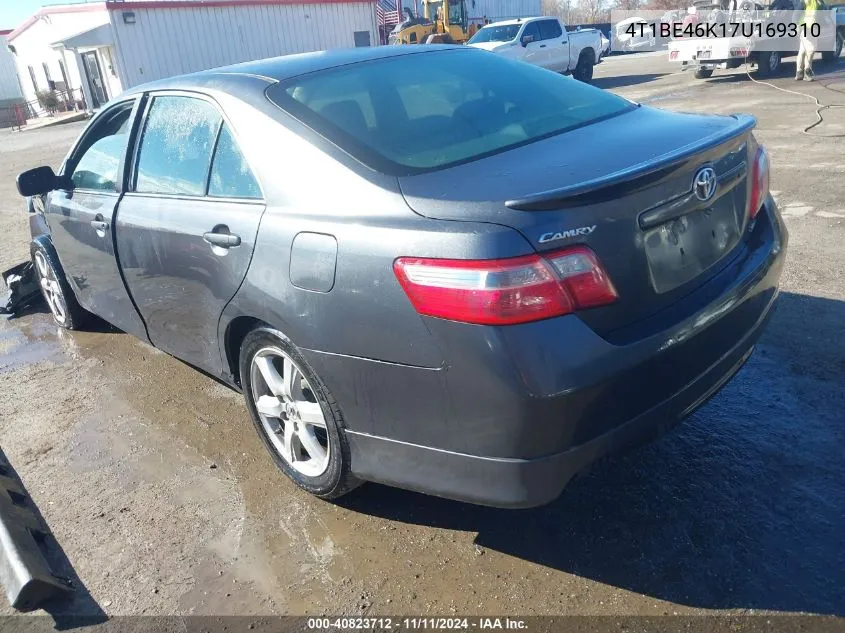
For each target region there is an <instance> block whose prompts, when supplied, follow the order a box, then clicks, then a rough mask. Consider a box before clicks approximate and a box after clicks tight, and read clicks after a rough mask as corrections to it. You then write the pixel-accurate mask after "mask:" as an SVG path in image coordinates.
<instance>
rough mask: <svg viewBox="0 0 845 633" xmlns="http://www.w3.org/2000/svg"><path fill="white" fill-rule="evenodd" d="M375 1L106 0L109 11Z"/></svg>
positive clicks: (372, 0) (371, 0)
mask: <svg viewBox="0 0 845 633" xmlns="http://www.w3.org/2000/svg"><path fill="white" fill-rule="evenodd" d="M352 2H367V3H375V2H376V0H106V8H107V9H108V10H109V11H132V10H133V9H195V8H196V9H200V8H206V9H210V8H214V7H244V6H245V7H249V6H253V7H254V6H267V5H270V6H272V5H285V4H338V3H339V4H349V3H352Z"/></svg>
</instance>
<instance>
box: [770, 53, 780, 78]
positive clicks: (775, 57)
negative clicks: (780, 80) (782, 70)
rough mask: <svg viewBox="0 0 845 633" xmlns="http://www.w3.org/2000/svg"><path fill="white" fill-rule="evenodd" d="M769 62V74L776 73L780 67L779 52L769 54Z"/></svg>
mask: <svg viewBox="0 0 845 633" xmlns="http://www.w3.org/2000/svg"><path fill="white" fill-rule="evenodd" d="M768 61H769V73H774V72H775V71H776V70H777V69H778V66H780V55H779V54H778V53H777V52H775V51H772V52H771V53H769V59H768Z"/></svg>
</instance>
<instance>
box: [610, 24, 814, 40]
mask: <svg viewBox="0 0 845 633" xmlns="http://www.w3.org/2000/svg"><path fill="white" fill-rule="evenodd" d="M821 32H822V27H821V25H820V24H819V23H818V22H814V23H812V24H807V23H805V24H797V23H795V22H769V23H766V24H763V23H762V22H708V23H707V24H703V23H698V24H693V23H688V24H678V23H674V24H667V23H665V22H662V23H660V24H654V23H646V22H632V23H631V24H629V25H627V26H626V27H625V33H626V34H628V35H630V36H631V37H639V38H646V37H652V36H653V37H660V38H663V39H668V38H672V39H680V38H682V37H749V38H751V37H756V38H764V37H769V38H771V37H785V38H795V37H814V38H817V37H820V36H821Z"/></svg>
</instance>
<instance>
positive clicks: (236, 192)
mask: <svg viewBox="0 0 845 633" xmlns="http://www.w3.org/2000/svg"><path fill="white" fill-rule="evenodd" d="M132 171H133V177H132V179H131V181H132V182H131V186H130V190H129V191H128V192H127V193H126V195H125V196H124V200H123V202H121V205H120V208H119V211H118V214H117V220H116V230H115V235H116V243H117V253H118V256H119V258H120V262H121V266H122V269H123V273H124V276H125V278H126V284H127V286H128V287H129V290H130V292H131V294H132V297H133V299H134V300H135V303H136V305H137V306H138V310H139V311H140V313H141V315H142V316H143V318H144V321H145V322H146V325H147V331H148V332H149V337H150V340H151V341H152V343H153V344H154V345H156V347H159V348H160V349H162V350H164V351H166V352H168V353H170V354H172V355H174V356H176V357H178V358H181V359H183V360H185V361H186V362H188V363H190V364H192V365H195V366H197V367H200V368H201V369H204V370H206V371H208V372H210V373H212V374H215V375H219V374H220V373H221V371H222V362H221V358H220V352H219V348H218V345H217V323H218V321H219V319H220V315H221V313H222V312H223V308H225V306H226V304H227V303H228V302H229V300H230V299H231V298H232V297H233V296H234V294H235V292H236V291H237V289H238V287H239V286H240V284H241V282H242V281H243V278H244V276H245V275H246V271H247V268H248V266H249V262H250V258H251V256H252V249H253V245H254V243H255V236H256V234H257V232H258V223H259V220H260V219H261V215H262V213H263V212H264V206H265V205H264V201H263V196H262V193H261V188H260V186H259V184H258V181H257V179H256V177H255V175H254V172H253V171H252V170H251V169H250V167H249V165H248V164H247V161H246V159H245V158H244V155H243V154H242V153H241V151H240V149H239V146H238V142H237V140H236V135H235V130H234V128H233V127H232V125H231V124H230V122H228V121H227V120H226V119H225V117H224V116H223V114H222V112H221V110H220V108H219V107H218V106H217V104H216V103H215V102H214V101H212V100H211V99H210V98H208V97H205V96H201V95H197V94H196V93H171V92H165V93H157V94H153V95H151V98H150V100H149V103H148V106H147V109H146V113H145V117H144V122H143V124H142V131H141V132H140V134H139V135H138V143H137V149H136V151H135V156H134V165H133V170H132Z"/></svg>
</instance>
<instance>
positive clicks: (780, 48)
mask: <svg viewBox="0 0 845 633" xmlns="http://www.w3.org/2000/svg"><path fill="white" fill-rule="evenodd" d="M740 4H742V5H744V4H745V3H740ZM754 6H756V5H754ZM696 8H697V11H696V14H697V15H700V16H701V18H700V24H701V25H702V27H703V26H704V25H706V24H707V23H708V22H709V21H712V17H711V18H710V20H708V13H709V14H710V16H712V13H711V12H713V11H720V5H707V4H703V5H702V4H697V5H696ZM821 8H822V9H827V7H825V6H822V7H821ZM833 10H834V11H835V12H836V13H835V14H834V17H835V20H836V30H835V31H830V32H828V33H829V34H830V35H831V37H835V40H831V47H830V48H832V49H833V50H823V51H822V53H821V57H822V60H823V61H825V62H833V61H835V60H836V59H838V58H839V55H840V54H841V53H842V45H843V42H845V12H840V11H839V10H838V9H837V8H834V9H833ZM722 15H723V16H724V19H726V20H730V21H731V23H746V24H747V25H748V26H747V28H748V29H749V31H748V32H749V33H753V31H752V30H751V26H750V25H751V24H755V25H756V23H757V22H759V23H760V24H761V25H765V19H766V18H765V17H759V16H766V15H767V14H766V12H764V11H756V10H755V11H750V10H744V11H741V12H739V13H735V14H724V13H723V14H722ZM737 16H738V17H737ZM761 28H764V27H763V26H761ZM773 32H776V31H773ZM755 45H756V49H757V50H755ZM798 45H799V40H798V38H793V39H789V38H780V39H777V38H774V37H772V38H769V40H766V39H764V38H762V37H758V38H757V40H756V41H755V40H753V39H751V38H748V37H710V38H707V37H684V38H679V39H676V40H673V41H671V42H670V43H669V61H671V62H680V63H681V65H682V66H683V68H684V70H686V69H689V68H692V69H694V70H695V77H696V79H708V78H710V77H711V76H712V75H713V71H714V70H716V69H717V68H726V69H731V68H739V67H740V66H742V65H744V64H746V63H748V64H752V65H755V66H756V67H757V74H758V75H760V76H761V77H769V76H772V75H775V74H777V72H778V71H779V69H780V65H781V60H782V59H783V58H784V57H790V56H792V55H795V54H796V53H797V52H798Z"/></svg>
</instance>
